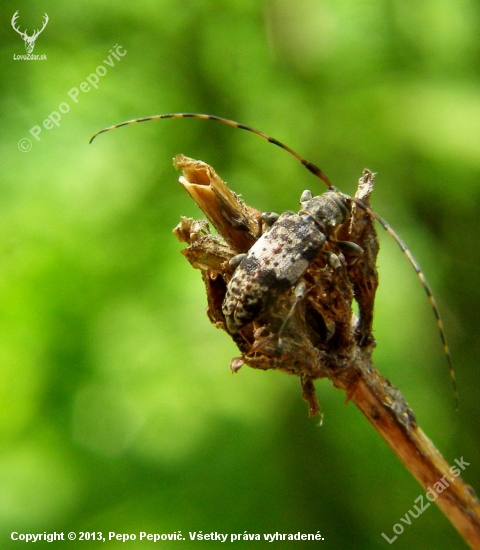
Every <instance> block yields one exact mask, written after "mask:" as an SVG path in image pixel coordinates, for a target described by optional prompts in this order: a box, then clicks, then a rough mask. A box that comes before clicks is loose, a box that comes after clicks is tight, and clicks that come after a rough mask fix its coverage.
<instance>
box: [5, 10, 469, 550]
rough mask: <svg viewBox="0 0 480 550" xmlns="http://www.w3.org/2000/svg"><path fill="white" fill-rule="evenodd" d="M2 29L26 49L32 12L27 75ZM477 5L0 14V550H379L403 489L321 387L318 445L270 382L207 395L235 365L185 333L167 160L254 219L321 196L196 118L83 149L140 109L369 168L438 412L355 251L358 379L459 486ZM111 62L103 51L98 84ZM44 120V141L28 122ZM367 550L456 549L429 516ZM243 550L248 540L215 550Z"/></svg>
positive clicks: (348, 187) (255, 379) (257, 376)
mask: <svg viewBox="0 0 480 550" xmlns="http://www.w3.org/2000/svg"><path fill="white" fill-rule="evenodd" d="M16 10H19V16H20V17H19V20H18V24H19V25H20V27H21V28H22V29H25V28H26V29H28V31H29V33H30V34H31V32H32V31H33V29H34V28H38V27H39V25H40V24H41V20H42V16H43V14H44V13H45V12H46V13H47V14H48V16H49V18H50V21H49V23H48V25H47V27H46V28H45V30H44V31H43V33H42V34H41V35H40V36H39V38H38V39H37V43H36V46H35V50H34V54H38V55H41V54H46V55H47V60H46V61H19V60H14V59H13V56H14V55H23V54H25V47H24V44H23V41H22V40H21V38H20V36H19V35H18V34H17V33H15V32H14V30H13V29H12V27H11V23H10V21H11V18H12V16H13V14H14V12H15V11H16ZM479 11H480V8H479V5H478V3H477V2H474V1H473V0H416V1H412V0H395V1H390V2H389V1H381V0H371V1H368V2H365V1H364V2H361V1H353V0H340V1H338V0H337V1H335V0H320V1H318V0H317V1H315V0H296V1H295V2H291V1H288V0H266V1H263V2H261V1H255V0H236V1H235V0H231V1H230V2H227V1H216V2H214V1H213V0H210V1H207V0H203V1H197V2H186V1H180V0H163V1H162V0H160V1H148V0H143V1H139V2H131V3H123V4H122V3H120V2H112V1H106V0H102V1H100V2H99V1H97V2H93V1H88V0H84V1H81V2H78V3H74V2H68V3H67V2H65V3H61V2H53V1H52V0H45V1H43V2H36V1H27V0H25V1H22V2H20V3H18V2H11V1H10V0H7V1H5V2H3V4H2V19H1V21H2V24H1V26H0V40H1V45H2V49H1V56H0V63H1V74H2V77H1V80H0V83H1V91H0V94H1V95H0V100H1V113H2V121H1V128H2V130H1V138H0V147H1V153H2V170H1V173H2V181H1V193H0V226H1V235H2V237H1V240H0V246H1V249H0V251H1V259H0V350H1V352H0V439H1V442H0V541H1V542H0V547H1V548H2V549H3V548H6V549H9V548H14V547H15V548H16V547H17V546H19V545H22V544H23V543H19V542H17V543H14V542H13V541H11V540H10V532H11V531H18V532H44V531H64V532H65V533H67V532H69V531H77V532H79V531H102V532H103V533H104V534H107V533H108V532H109V531H112V532H116V533H137V534H138V533H139V532H140V531H146V532H151V533H155V532H157V533H172V532H174V531H178V530H181V531H182V534H183V535H184V536H187V537H188V535H187V533H188V532H189V531H203V532H204V533H206V532H211V531H218V532H223V533H232V532H233V533H244V532H245V531H247V532H249V533H260V534H263V533H275V532H276V531H279V532H292V533H296V532H298V531H300V532H303V533H307V532H313V533H316V532H317V531H318V530H320V532H321V534H322V536H323V537H324V538H325V540H324V541H323V543H322V547H325V548H335V549H352V548H355V549H364V548H365V549H377V548H385V547H389V545H388V543H387V542H386V541H385V540H384V539H383V537H382V536H381V533H382V532H384V533H385V534H386V535H388V536H390V537H391V536H393V531H392V528H393V525H394V524H396V523H398V522H399V518H400V517H402V516H405V514H406V513H407V511H408V510H409V509H411V508H412V507H413V505H414V501H415V499H416V498H417V497H418V496H419V495H420V494H422V490H421V489H420V487H419V485H418V484H417V483H416V482H415V481H414V480H413V479H412V478H411V476H410V474H409V473H408V472H407V471H406V470H405V469H404V467H403V465H402V464H401V463H400V462H399V461H398V460H397V459H396V458H395V456H394V455H393V453H392V452H391V451H390V450H389V448H388V447H387V446H386V444H384V443H383V441H382V440H380V438H379V437H378V435H377V434H376V433H375V432H374V431H373V429H372V428H371V427H370V426H369V425H368V423H367V422H366V421H365V420H364V419H363V417H362V416H361V415H360V413H359V412H358V411H357V410H356V408H355V407H354V406H353V405H351V404H349V405H345V404H344V397H345V396H344V395H343V394H342V393H341V392H339V391H337V390H334V389H333V388H332V386H331V384H330V383H329V382H326V381H320V382H318V383H317V389H318V395H319V400H320V402H321V405H322V408H323V411H324V414H325V418H324V425H323V426H322V427H318V425H317V424H318V421H317V420H315V419H313V420H309V419H308V418H307V406H306V404H305V403H304V402H303V401H302V399H301V397H300V386H299V382H298V379H296V378H291V377H288V376H286V375H284V374H281V373H276V372H266V373H265V372H256V371H253V370H250V369H248V368H247V367H244V368H243V369H242V370H241V371H240V373H239V374H238V375H236V376H233V375H232V374H231V373H230V370H229V367H228V365H229V361H230V359H231V357H233V356H235V355H236V354H237V353H238V352H237V350H236V349H235V348H234V346H233V344H232V343H231V342H229V340H228V338H227V336H226V335H225V334H224V333H223V332H221V331H218V330H215V328H214V327H213V326H211V325H210V324H209V321H208V319H207V316H206V314H205V306H206V303H205V296H204V293H203V287H202V282H201V279H200V275H199V272H195V271H194V270H193V269H191V267H190V266H189V264H188V263H187V262H186V261H185V260H184V258H183V257H182V256H181V254H180V250H181V248H182V246H181V245H180V244H179V243H178V242H177V241H176V240H175V238H174V236H173V235H172V234H171V230H172V228H173V227H174V226H175V225H176V224H177V223H178V220H179V217H180V215H188V216H196V217H200V216H201V214H200V212H199V210H198V209H197V208H196V206H195V205H194V204H193V203H192V202H191V201H190V199H189V198H188V196H187V195H186V194H185V193H184V191H183V190H182V189H181V187H180V186H179V185H178V184H177V177H178V175H177V174H176V172H175V170H174V168H173V166H172V161H171V159H172V157H173V156H174V155H175V154H177V153H184V154H186V155H189V156H192V157H194V158H198V159H201V160H204V161H206V162H208V163H209V164H211V165H212V166H213V167H214V168H215V169H216V170H217V171H218V173H219V174H220V175H221V176H222V177H223V178H224V179H226V180H227V182H228V183H229V184H230V185H231V186H232V187H233V189H234V190H235V191H237V192H238V193H241V194H242V195H243V197H244V198H245V200H246V201H247V202H249V203H250V204H252V205H254V206H256V207H258V208H259V209H264V210H274V211H283V210H286V209H290V210H292V209H293V210H295V209H297V205H298V200H299V196H300V194H301V192H302V191H303V190H304V189H305V188H310V189H312V190H313V191H315V193H320V192H323V191H324V189H325V188H324V186H323V184H322V182H320V181H318V180H316V179H315V178H313V177H312V176H311V175H309V174H308V172H306V171H305V170H304V169H303V168H302V166H300V165H299V164H298V163H297V162H296V161H295V160H294V159H292V158H291V157H290V156H289V155H287V154H286V153H285V152H283V151H281V150H280V149H277V148H275V147H272V146H271V145H269V144H267V143H265V142H263V141H262V140H261V139H259V138H258V137H256V136H253V135H248V134H246V133H245V132H238V131H236V130H234V129H232V128H228V127H223V126H222V125H219V124H216V123H212V122H204V121H196V120H173V121H172V120H167V121H161V122H155V123H149V124H144V125H138V126H132V127H128V128H123V129H120V130H118V131H116V132H113V133H109V134H106V135H103V136H100V137H99V138H98V139H97V140H96V141H95V142H94V143H93V144H92V145H91V146H89V145H88V140H89V138H90V137H91V136H92V135H93V133H95V132H96V131H98V130H100V129H101V128H104V127H106V126H110V125H112V124H115V123H118V122H121V121H123V120H127V119H131V118H136V117H143V116H147V115H153V114H157V113H162V112H175V111H197V112H206V113H211V114H216V115H220V116H225V117H228V118H233V119H235V120H238V121H240V122H242V123H245V124H250V125H252V126H254V127H255V128H257V129H259V130H262V131H264V132H267V133H269V134H271V135H273V136H274V137H276V138H277V139H280V140H281V141H283V142H285V143H286V144H287V145H289V146H290V147H292V148H294V149H295V150H297V151H298V152H299V153H301V154H302V155H303V156H305V157H306V158H308V159H309V160H311V161H312V162H314V163H317V164H318V165H319V166H321V167H322V169H323V170H324V171H325V173H326V174H327V175H328V177H329V178H330V179H331V181H332V182H333V183H334V184H335V185H337V186H338V187H340V188H341V189H342V190H343V191H344V192H347V193H353V192H354V190H355V188H356V181H357V180H358V178H359V177H360V175H361V172H362V169H363V168H364V167H368V168H370V169H371V170H373V171H375V172H377V173H378V176H377V181H376V191H375V196H374V197H373V204H374V208H375V209H376V211H377V212H379V213H380V214H381V215H382V216H384V217H385V218H386V219H387V220H388V221H389V222H390V223H391V225H392V226H393V227H394V228H395V229H396V230H397V232H398V233H399V234H400V235H401V236H402V238H404V240H405V241H406V242H407V243H408V245H409V246H410V248H411V250H412V252H413V253H414V255H415V256H416V258H417V259H418V261H419V262H420V264H421V265H422V267H423V269H424V271H425V273H426V275H427V278H428V279H429V281H430V283H431V285H432V287H433V289H434V292H435V295H436V297H437V299H438V301H439V305H440V308H441V312H442V315H443V318H444V323H445V326H446V331H447V336H448V338H449V341H450V345H451V349H452V355H453V360H454V364H455V367H456V373H457V380H458V386H459V392H460V412H459V413H458V414H457V413H455V412H454V401H453V394H452V389H451V386H450V382H449V377H448V370H447V365H446V361H445V357H444V356H443V354H442V349H441V345H440V343H439V338H438V334H437V332H436V327H435V322H434V318H433V315H432V313H431V310H430V308H429V304H428V301H427V299H426V296H425V294H424V291H423V289H422V287H421V285H420V282H419V281H418V279H417V278H416V276H415V273H414V271H413V269H412V268H411V267H410V266H409V264H408V262H407V260H406V258H405V257H404V256H403V255H402V253H401V251H400V250H399V248H398V247H397V245H396V244H395V243H394V242H393V241H392V240H391V239H390V238H389V237H388V236H387V235H385V234H383V232H382V234H381V235H380V239H381V246H382V248H381V252H380V257H379V270H380V277H381V286H380V289H379V294H378V300H377V309H376V320H375V335H376V338H377V341H378V347H377V349H376V351H375V354H374V359H375V363H376V366H377V368H378V369H379V370H380V372H381V373H382V374H383V375H385V376H387V377H388V378H389V379H390V380H391V381H392V383H393V384H394V385H396V386H398V387H399V388H400V389H401V390H402V392H404V395H405V397H406V399H407V400H408V402H409V403H410V405H411V406H412V407H413V409H414V410H415V412H416V414H417V418H418V421H419V424H420V426H421V427H422V428H423V429H424V431H425V432H426V433H427V435H429V437H431V438H432V439H433V441H434V442H435V443H436V445H437V446H438V448H439V449H440V451H441V452H442V453H443V454H444V456H445V457H446V458H447V459H448V460H449V461H450V462H451V461H453V460H454V459H455V458H460V457H462V456H463V457H464V459H465V460H466V461H467V462H469V463H470V466H468V468H467V470H466V471H465V473H464V479H465V480H466V481H467V482H468V483H470V484H472V485H473V486H474V487H477V489H478V487H479V486H480V484H479V478H480V448H479V444H478V443H479V426H478V418H479V413H480V402H479V399H478V396H477V394H478V384H479V378H478V367H477V365H478V359H477V357H478V354H479V352H480V349H479V348H480V346H479V339H478V334H477V333H478V328H479V325H480V322H479V321H480V312H479V292H478V283H479V280H480V277H479V275H480V264H479V260H480V252H479V245H478V243H479V240H480V218H479V215H478V212H479V208H480V187H479V176H480V155H479V151H480V95H479V92H480V86H479V84H480V82H479V80H480V79H479V71H478V69H479V65H480V56H479V53H480V52H479V49H480V48H479V40H478V33H479V23H480V14H479ZM117 45H118V46H121V49H120V51H121V53H124V52H125V51H126V55H124V56H123V57H121V58H120V60H119V61H117V60H115V59H113V61H114V66H113V67H109V66H108V65H107V64H105V63H104V61H103V60H105V59H107V60H108V56H109V55H110V50H111V49H114V47H115V46H117ZM100 65H103V66H104V67H105V68H106V69H107V73H106V74H105V75H104V76H102V77H100V78H99V82H98V89H93V88H92V89H91V91H89V92H80V93H79V95H78V98H77V101H78V103H75V102H74V101H73V100H72V98H71V97H70V96H69V95H68V92H69V91H70V90H71V89H72V88H75V87H76V88H79V86H80V84H81V83H82V82H84V81H85V80H86V78H87V77H88V76H89V75H90V74H91V73H94V72H95V70H96V68H97V67H98V66H100ZM100 72H102V70H100ZM61 103H66V104H67V105H68V106H69V107H70V109H69V111H68V112H67V113H65V114H62V118H61V120H60V122H59V126H58V127H57V126H53V128H52V129H51V130H47V129H45V128H43V127H42V123H43V120H44V119H46V118H47V117H48V116H49V115H50V114H51V113H52V112H53V111H59V106H60V104H61ZM63 109H64V110H66V107H63ZM35 125H39V126H40V127H42V131H41V133H40V135H39V137H40V141H37V140H36V139H35V138H34V137H33V136H32V135H31V134H30V129H31V128H32V127H34V126H35ZM23 138H29V139H30V141H31V142H32V148H31V150H30V151H29V152H23V151H21V150H20V149H19V147H18V146H17V144H18V142H19V141H20V140H22V139H23ZM379 231H380V230H379ZM80 544H82V543H80V542H78V541H76V542H74V543H71V542H68V541H66V542H64V543H57V546H56V547H61V548H78V547H79V545H80ZM83 544H84V545H85V547H86V545H87V543H83ZM214 544H216V545H218V543H208V542H204V543H202V547H203V548H209V547H213V546H214ZM308 544H309V543H305V542H303V543H302V542H299V543H289V544H288V543H277V544H276V546H277V547H285V548H296V547H299V548H300V547H302V548H303V547H305V545H308ZM316 544H319V543H316ZM394 544H395V548H396V549H401V548H409V549H420V548H422V549H423V548H435V549H452V548H463V547H465V546H464V544H463V542H462V541H461V539H460V538H459V537H458V535H457V534H456V532H455V531H454V529H453V528H452V527H451V526H450V524H449V523H448V521H447V520H446V519H445V518H444V517H443V516H442V514H441V513H440V512H439V511H438V510H437V509H436V507H433V506H431V507H430V508H429V509H428V510H427V511H425V513H424V514H422V515H421V516H420V518H419V519H417V520H414V521H413V522H412V525H411V526H406V527H405V532H404V533H403V534H402V535H401V536H400V537H399V538H398V539H397V540H396V541H395V543H394ZM98 545H99V546H102V547H103V548H125V547H126V548H148V547H153V546H154V545H153V543H146V542H142V543H140V542H138V541H137V542H130V543H128V544H127V545H126V546H125V544H123V543H121V542H115V541H111V542H106V543H103V544H102V543H98ZM195 545H196V544H195V543H190V542H188V543H187V542H185V543H183V544H182V543H170V544H169V543H162V544H161V545H159V544H157V545H156V547H160V546H161V547H165V548H167V547H168V548H170V547H172V548H173V547H176V548H180V547H195ZM197 545H199V544H197ZM253 545H255V547H258V548H260V547H261V548H263V547H270V546H269V545H271V543H266V542H256V543H246V542H239V543H237V547H240V548H243V547H245V548H247V547H248V548H250V547H253ZM88 546H89V547H96V546H97V543H93V542H90V543H88ZM46 547H50V546H48V543H46V542H45V543H37V544H36V548H46Z"/></svg>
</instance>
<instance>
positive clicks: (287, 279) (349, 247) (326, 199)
mask: <svg viewBox="0 0 480 550" xmlns="http://www.w3.org/2000/svg"><path fill="white" fill-rule="evenodd" d="M166 118H197V119H202V120H213V121H216V122H221V123H222V124H226V125H228V126H233V127H234V128H238V129H239V130H246V131H247V132H251V133H253V134H256V135H257V136H260V137H261V138H263V139H265V140H266V141H269V142H270V143H273V144H274V145H276V146H277V147H280V148H281V149H284V150H285V151H287V153H289V154H290V155H292V156H293V157H295V158H296V159H297V160H298V161H299V162H300V163H301V164H303V166H305V168H306V169H307V170H309V171H310V172H311V173H312V174H313V175H314V176H316V177H317V178H319V179H321V180H322V181H323V182H324V183H325V184H326V185H327V187H328V191H327V192H326V193H324V194H323V195H320V196H318V197H312V195H311V193H310V192H308V191H306V192H304V193H303V195H302V198H301V199H300V202H301V204H302V207H303V209H302V210H301V211H300V213H299V214H298V215H297V214H294V213H293V212H285V213H284V214H282V215H281V216H280V217H279V218H278V220H276V219H275V218H274V219H273V220H272V219H270V220H269V217H270V216H269V213H267V214H265V215H264V216H263V219H264V221H266V222H267V224H268V222H270V223H272V222H273V225H272V227H271V229H270V230H269V231H267V232H266V233H264V234H263V235H262V236H261V237H260V239H259V240H258V241H257V242H256V243H255V244H254V245H253V246H252V248H251V249H250V251H249V252H248V253H247V254H245V255H239V257H237V259H236V258H235V257H234V258H233V260H234V261H235V260H236V262H237V263H238V268H237V270H236V271H235V273H234V275H233V277H232V279H231V281H230V283H229V284H228V287H227V294H226V297H225V302H224V304H223V312H224V314H225V317H226V320H227V326H228V328H229V330H230V332H235V331H236V330H239V329H240V328H241V327H242V326H244V325H246V324H248V323H249V322H251V321H253V320H254V319H255V318H257V317H258V315H259V314H260V313H262V312H263V311H265V307H267V305H268V304H269V303H270V301H271V300H272V299H273V298H274V297H275V295H277V296H278V295H279V294H280V293H281V292H285V291H286V290H287V289H288V288H290V287H292V286H294V285H296V283H297V282H298V281H299V279H300V278H301V277H302V275H303V273H304V272H305V271H306V269H307V268H308V266H309V264H310V263H311V262H312V261H313V259H314V258H315V257H316V255H317V254H318V253H319V252H320V250H321V249H322V247H323V245H324V243H325V242H326V240H327V238H328V237H329V236H330V235H332V234H333V233H334V232H335V229H336V228H337V227H338V226H339V225H341V224H342V223H343V222H344V221H346V219H347V218H348V216H349V213H350V207H351V204H352V203H355V204H356V205H357V206H359V207H360V208H361V209H363V210H364V211H365V212H366V213H367V214H368V215H369V216H371V217H372V218H374V219H375V220H377V221H378V222H379V223H380V225H381V226H382V227H383V229H385V231H386V232H387V233H388V234H389V235H390V236H391V237H392V238H393V239H394V240H395V242H396V243H397V244H398V246H399V247H400V248H401V250H402V252H403V253H404V254H405V256H406V257H407V259H408V261H409V262H410V264H411V265H412V266H413V268H414V269H415V271H416V273H417V275H418V278H419V279H420V282H421V284H422V286H423V288H424V290H425V292H426V294H427V297H428V300H429V302H430V307H431V309H432V311H433V314H434V316H435V320H436V323H437V329H438V332H439V335H440V340H441V342H442V346H443V351H444V354H445V357H446V359H447V362H448V367H449V372H450V378H451V380H452V385H453V391H454V397H455V403H456V408H457V409H458V392H457V385H456V381H455V373H454V370H453V363H452V358H451V355H450V350H449V348H448V345H447V339H446V336H445V331H444V329H443V324H442V320H441V318H440V312H439V310H438V306H437V303H436V301H435V298H434V297H433V294H432V291H431V289H430V286H429V284H428V283H427V280H426V278H425V276H424V274H423V272H422V270H421V269H420V266H419V264H418V262H417V261H416V260H415V258H414V257H413V255H412V253H411V252H410V250H409V249H408V248H407V246H406V245H405V243H404V242H403V241H402V239H401V238H400V237H399V235H398V234H397V233H396V232H395V231H394V230H393V229H392V228H391V227H390V225H389V224H388V223H387V222H386V221H385V220H384V219H383V218H382V217H381V216H379V215H378V214H377V213H376V212H374V211H373V210H372V209H371V208H369V207H368V206H367V205H366V204H365V203H364V202H363V201H362V200H360V199H357V198H354V197H350V196H348V195H345V194H343V193H340V192H339V191H338V190H337V189H336V188H335V187H334V186H333V185H332V184H331V183H330V181H329V179H328V178H327V176H326V175H325V174H324V173H323V172H322V170H320V168H318V166H316V165H315V164H313V163H311V162H309V161H307V160H306V159H304V158H303V157H301V156H300V155H299V154H298V153H296V152H295V151H294V150H293V149H290V147H288V146H287V145H285V144H283V143H281V142H280V141H278V140H277V139H275V138H272V137H270V136H269V135H267V134H264V133H263V132H260V131H258V130H255V129H254V128H251V127H250V126H246V125H244V124H240V123H238V122H235V121H234V120H229V119H227V118H223V117H219V116H214V115H206V114H199V113H168V114H161V115H153V116H148V117H144V118H137V119H133V120H127V121H125V122H121V123H120V124H115V125H114V126H109V127H108V128H104V129H103V130H100V131H99V132H97V133H96V134H94V135H93V136H92V138H91V139H90V142H89V143H92V141H93V140H94V139H95V138H96V137H97V136H98V135H99V134H103V133H104V132H108V131H110V130H115V129H116V128H121V127H122V126H128V125H131V124H137V123H139V122H148V121H153V120H161V119H166ZM299 231H300V232H301V233H302V237H301V238H297V239H294V238H290V239H289V234H293V233H297V234H298V232H299ZM279 239H280V240H282V241H283V247H282V250H281V252H280V262H279V264H280V265H279V267H278V266H277V268H276V271H275V270H273V273H272V270H270V271H268V270H267V274H266V276H265V277H263V278H262V277H259V276H258V275H259V272H260V271H261V270H262V269H260V270H259V269H258V266H259V260H260V262H262V254H261V249H262V247H263V250H265V246H266V247H267V249H269V248H270V250H271V251H272V249H273V248H275V247H274V244H273V243H277V242H278V240H279ZM337 244H338V245H340V248H341V249H342V245H343V247H344V248H345V250H346V251H347V252H348V253H350V254H354V255H359V254H361V252H362V251H361V249H360V247H358V246H357V245H355V243H350V242H344V243H341V242H337ZM302 246H303V248H302ZM355 247H356V249H355ZM272 253H273V251H272ZM333 256H334V255H333ZM286 259H289V260H290V262H289V268H288V269H287V268H285V267H284V266H283V267H282V262H283V263H285V261H286ZM335 261H337V262H338V258H337V259H336V260H335V258H333V264H334V263H335ZM267 263H268V262H267ZM330 263H331V264H332V262H330ZM295 264H296V265H295ZM333 264H332V267H334V266H333ZM256 267H257V270H256V274H257V278H256V280H255V281H254V285H253V286H254V287H255V288H254V292H253V293H250V295H246V294H245V292H244V291H243V290H242V286H243V285H242V283H244V282H245V279H246V278H247V277H250V279H249V282H252V281H253V280H252V279H251V274H252V272H254V271H255V268H256ZM260 267H261V268H262V267H265V264H264V265H263V266H262V265H261V264H260ZM263 271H264V273H265V270H263ZM272 276H273V279H272ZM272 283H273V284H272ZM272 288H274V289H275V290H274V291H273V292H272Z"/></svg>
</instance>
